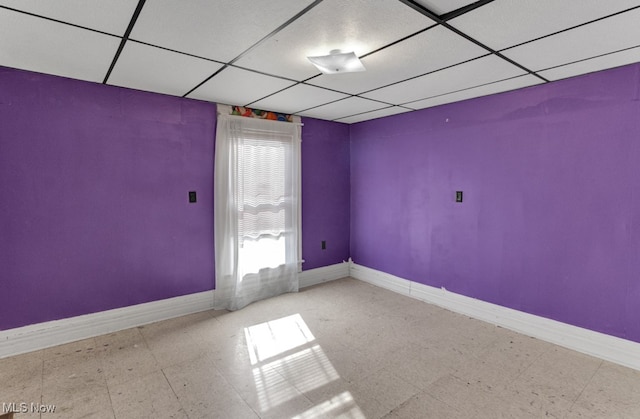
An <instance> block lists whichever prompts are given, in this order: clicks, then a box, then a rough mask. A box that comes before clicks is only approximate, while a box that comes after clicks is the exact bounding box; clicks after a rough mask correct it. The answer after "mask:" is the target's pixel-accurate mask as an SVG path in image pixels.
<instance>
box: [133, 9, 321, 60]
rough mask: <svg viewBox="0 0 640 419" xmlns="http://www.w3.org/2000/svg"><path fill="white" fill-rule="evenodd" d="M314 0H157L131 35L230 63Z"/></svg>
mask: <svg viewBox="0 0 640 419" xmlns="http://www.w3.org/2000/svg"><path fill="white" fill-rule="evenodd" d="M311 3H312V1H311V0H270V1H226V2H224V4H221V2H218V1H210V0H190V1H175V0H153V1H148V2H146V3H145V6H144V7H143V9H142V12H141V13H140V16H139V18H138V21H137V22H136V25H135V26H134V28H133V31H132V32H131V39H135V40H137V41H143V42H147V43H150V44H154V45H159V46H162V47H165V48H170V49H174V50H176V51H181V52H186V53H189V54H194V55H198V56H201V57H204V58H211V59H214V60H218V61H224V62H228V61H230V60H232V59H233V58H235V57H237V56H238V55H239V54H240V53H242V52H244V51H245V50H246V49H247V48H249V47H250V46H251V45H253V44H255V43H256V42H258V41H259V40H260V39H262V38H263V37H265V36H266V35H268V34H269V33H270V32H272V31H273V30H274V29H276V28H277V27H278V26H280V25H281V24H282V23H284V22H285V21H287V20H288V19H290V18H292V17H293V16H295V15H296V14H297V13H298V12H300V11H301V10H302V9H304V8H305V7H306V6H308V5H309V4H311Z"/></svg>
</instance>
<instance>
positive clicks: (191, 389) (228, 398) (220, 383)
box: [164, 356, 259, 418]
mask: <svg viewBox="0 0 640 419" xmlns="http://www.w3.org/2000/svg"><path fill="white" fill-rule="evenodd" d="M164 374H165V376H166V377H167V380H168V381H169V384H170V385H171V388H172V389H173V390H174V392H175V393H176V395H177V396H178V400H179V401H180V404H181V405H182V407H183V409H184V410H185V412H186V414H187V416H188V417H189V418H257V417H259V416H258V415H257V414H256V412H255V411H254V410H253V409H251V407H250V406H249V405H248V404H247V403H246V402H245V401H244V400H243V399H242V397H240V395H239V394H238V392H237V391H236V390H235V389H234V387H233V386H232V385H231V383H229V382H228V381H227V380H226V379H225V378H224V376H223V375H222V374H221V373H220V372H219V370H218V369H217V367H216V364H215V362H214V361H213V360H212V359H211V358H210V357H208V356H204V357H202V358H199V359H196V360H193V361H188V362H185V363H182V364H178V365H174V366H171V367H168V368H166V369H164Z"/></svg>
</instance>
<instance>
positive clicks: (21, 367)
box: [0, 351, 44, 417]
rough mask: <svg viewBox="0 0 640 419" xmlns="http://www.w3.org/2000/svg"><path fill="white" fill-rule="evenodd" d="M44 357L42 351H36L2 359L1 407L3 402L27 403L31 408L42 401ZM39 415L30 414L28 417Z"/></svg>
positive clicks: (0, 381)
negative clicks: (33, 404)
mask: <svg viewBox="0 0 640 419" xmlns="http://www.w3.org/2000/svg"><path fill="white" fill-rule="evenodd" d="M42 357H43V354H42V351H36V352H31V353H27V354H23V355H17V356H14V357H9V358H4V359H0V407H1V406H2V404H1V403H7V404H9V403H16V404H18V405H20V404H21V403H26V406H27V407H29V408H30V406H31V404H32V403H35V404H39V403H40V402H41V396H42V370H43V364H44V361H43V358H42ZM20 408H21V409H22V405H21V406H20ZM37 416H38V415H32V414H29V416H28V417H37ZM25 417H27V416H26V415H25Z"/></svg>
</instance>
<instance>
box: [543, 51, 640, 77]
mask: <svg viewBox="0 0 640 419" xmlns="http://www.w3.org/2000/svg"><path fill="white" fill-rule="evenodd" d="M636 62H640V47H636V48H631V49H627V50H624V51H620V52H615V53H613V54H607V55H604V56H600V57H595V58H590V59H588V60H584V61H578V62H577V63H573V64H567V65H563V66H561V67H556V68H552V69H549V70H545V71H541V72H539V74H540V75H541V76H542V77H544V78H546V79H548V80H560V79H565V78H567V77H573V76H577V75H579V74H586V73H592V72H594V71H600V70H605V69H607V68H612V67H619V66H622V65H626V64H631V63H636Z"/></svg>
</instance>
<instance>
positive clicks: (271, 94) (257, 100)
mask: <svg viewBox="0 0 640 419" xmlns="http://www.w3.org/2000/svg"><path fill="white" fill-rule="evenodd" d="M239 68H243V67H239ZM318 76H320V74H316V75H315V76H311V77H309V78H306V79H304V80H302V81H298V82H296V84H293V85H291V86H287V87H284V88H282V89H280V90H278V91H275V92H273V93H269V94H268V95H266V96H263V97H261V98H260V99H256V100H254V101H253V102H249V103H248V104H247V105H245V106H246V107H249V106H251V105H252V104H254V103H256V102H260V101H261V100H264V99H266V98H268V97H271V96H273V95H277V94H278V93H280V92H283V91H285V90H287V89H291V88H292V87H296V86H297V85H299V84H302V83H304V82H306V81H309V80H311V79H315V78H316V77H318ZM311 86H312V85H311ZM313 87H318V86H313ZM319 88H320V89H322V87H319ZM345 94H349V93H345Z"/></svg>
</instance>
